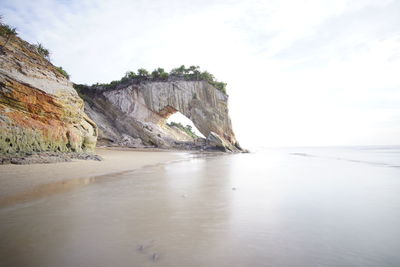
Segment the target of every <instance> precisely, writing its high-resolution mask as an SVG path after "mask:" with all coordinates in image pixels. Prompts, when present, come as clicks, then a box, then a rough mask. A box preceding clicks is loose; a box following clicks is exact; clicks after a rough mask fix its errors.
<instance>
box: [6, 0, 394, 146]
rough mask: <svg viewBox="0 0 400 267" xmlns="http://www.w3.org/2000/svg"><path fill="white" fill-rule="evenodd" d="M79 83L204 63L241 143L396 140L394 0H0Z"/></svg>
mask: <svg viewBox="0 0 400 267" xmlns="http://www.w3.org/2000/svg"><path fill="white" fill-rule="evenodd" d="M0 14H2V15H3V16H4V20H5V21H6V22H7V23H9V24H11V25H13V26H16V27H17V29H18V32H19V34H20V36H21V37H23V38H25V39H26V40H28V41H30V42H34V43H35V42H37V41H38V42H41V43H43V44H44V45H45V46H46V47H48V48H49V49H50V50H51V52H52V55H51V59H52V61H53V63H54V64H56V65H61V66H63V67H64V68H65V69H66V70H67V71H68V72H69V73H70V74H71V79H72V81H74V82H78V83H88V84H91V83H95V82H109V81H111V80H113V79H119V78H120V77H121V76H122V75H123V74H124V73H125V72H126V71H127V70H137V69H138V68H141V67H144V68H146V69H149V70H153V69H154V68H156V67H164V68H165V69H167V70H169V69H171V68H173V67H176V66H180V65H182V64H185V65H199V66H201V67H202V69H207V70H208V71H210V72H211V73H213V74H214V75H215V76H216V77H217V78H218V79H220V80H222V81H225V82H227V83H228V93H229V95H230V103H229V107H230V113H231V117H232V121H233V126H234V130H235V132H236V135H237V138H238V139H239V141H240V142H241V143H242V145H244V146H248V147H252V146H254V145H257V144H262V145H267V146H275V145H277V146H280V145H287V146H290V145H371V144H372V145H374V144H375V145H380V144H400V15H399V14H400V1H399V0H331V1H323V0H308V1H307V0H303V1H301V0H268V1H267V0H265V1H258V0H245V1H244V0H243V1H236V0H225V1H222V0H221V1H212V0H192V1H191V0H185V1H184V0H169V1H166V0H153V1H151V0H113V1H107V0H98V1H94V0H93V1H91V0H59V1H55V0H35V1H26V0H0Z"/></svg>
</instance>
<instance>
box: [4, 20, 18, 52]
mask: <svg viewBox="0 0 400 267" xmlns="http://www.w3.org/2000/svg"><path fill="white" fill-rule="evenodd" d="M0 35H1V36H3V37H4V38H6V41H5V42H4V44H3V46H6V45H7V44H8V42H9V41H10V40H11V39H12V38H13V37H14V36H17V35H18V33H17V28H13V27H11V26H9V25H7V24H5V23H3V17H2V16H0Z"/></svg>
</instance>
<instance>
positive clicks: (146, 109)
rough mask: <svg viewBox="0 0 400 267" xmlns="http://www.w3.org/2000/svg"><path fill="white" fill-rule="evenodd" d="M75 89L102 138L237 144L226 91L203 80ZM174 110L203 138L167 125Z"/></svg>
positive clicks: (128, 142)
mask: <svg viewBox="0 0 400 267" xmlns="http://www.w3.org/2000/svg"><path fill="white" fill-rule="evenodd" d="M79 93H80V95H81V96H82V97H83V98H84V100H85V103H86V105H85V107H86V108H85V110H86V112H87V114H88V115H89V116H90V117H91V118H92V119H93V120H94V121H95V122H96V124H97V125H98V127H99V141H100V142H101V143H103V144H104V143H105V144H108V145H109V144H114V145H124V146H131V147H145V146H155V147H161V148H185V149H213V148H218V149H220V150H223V151H241V150H242V149H241V148H240V146H239V144H238V142H237V140H236V138H235V135H234V133H233V130H232V125H231V120H230V118H229V114H228V96H227V95H226V94H225V93H223V92H221V91H220V90H217V89H216V88H215V87H214V86H212V85H211V84H210V83H208V82H206V81H198V80H197V81H187V80H183V79H172V78H169V79H168V80H165V81H142V82H134V81H130V82H129V81H128V82H125V83H122V84H120V85H118V86H116V88H113V89H105V88H104V87H101V86H92V87H85V86H79ZM178 111H179V112H181V113H182V114H183V115H185V116H186V117H188V118H189V119H190V120H191V121H192V122H193V124H194V125H195V126H196V127H197V128H198V130H199V131H200V132H201V133H202V134H203V135H204V136H206V137H207V139H201V138H199V139H196V140H194V139H193V138H192V137H190V136H188V135H187V134H185V133H183V132H182V131H180V130H179V129H177V128H175V127H169V126H168V125H167V124H166V120H167V119H168V117H169V116H170V115H172V114H174V113H175V112H178Z"/></svg>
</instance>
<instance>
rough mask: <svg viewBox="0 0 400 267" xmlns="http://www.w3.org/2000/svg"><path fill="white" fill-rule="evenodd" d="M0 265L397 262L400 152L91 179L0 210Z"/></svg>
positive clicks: (379, 265)
mask: <svg viewBox="0 0 400 267" xmlns="http://www.w3.org/2000/svg"><path fill="white" fill-rule="evenodd" d="M149 153H151V152H149ZM0 266H41V267H46V266H110V267H119V266H167V267H168V266H183V267H191V266H204V267H206V266H207V267H210V266H215V267H223V266H226V267H228V266H229V267H233V266H271V267H273V266H282V267H292V266H293V267H295V266H296V267H298V266H304V267H310V266H332V267H333V266H335V267H336V266H337V267H353V266H354V267H356V266H357V267H369V266H371V267H386V266H387V267H389V266H392V267H398V266H400V146H380V147H378V146H374V147H296V148H271V149H260V150H255V151H253V152H252V153H248V154H225V155H215V154H192V153H186V154H185V157H184V158H183V159H182V160H178V161H174V162H170V163H168V164H159V165H154V166H148V167H145V168H142V169H139V170H135V171H132V172H125V173H120V174H114V175H110V177H106V179H105V178H104V177H102V178H101V179H96V178H94V179H91V180H90V182H89V183H88V182H87V180H85V183H84V184H82V186H80V187H74V189H73V190H70V191H66V192H60V193H58V194H51V195H49V196H47V197H43V198H38V199H33V200H29V201H27V202H21V203H15V204H13V205H9V206H6V207H2V208H0Z"/></svg>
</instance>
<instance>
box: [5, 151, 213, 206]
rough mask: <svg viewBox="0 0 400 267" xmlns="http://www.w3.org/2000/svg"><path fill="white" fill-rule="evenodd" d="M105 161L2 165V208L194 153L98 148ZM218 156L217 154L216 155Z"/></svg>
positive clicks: (193, 153)
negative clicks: (97, 178)
mask: <svg viewBox="0 0 400 267" xmlns="http://www.w3.org/2000/svg"><path fill="white" fill-rule="evenodd" d="M95 152H96V155H99V156H100V157H101V158H102V159H103V160H102V161H95V160H82V159H72V160H71V161H68V162H55V163H51V164H48V163H38V164H25V165H18V164H5V165H0V174H1V175H0V207H2V206H7V205H10V204H14V203H19V202H24V201H27V200H31V199H35V198H38V197H42V196H45V195H49V194H53V193H57V192H63V191H65V190H70V189H72V188H75V187H78V186H82V185H85V184H89V183H91V182H93V181H94V179H95V178H96V177H102V176H104V177H103V178H105V177H106V176H107V177H110V176H112V175H115V174H120V173H124V172H130V171H135V170H138V169H141V168H144V167H150V166H156V165H159V164H169V163H172V162H176V161H180V160H187V159H190V158H191V155H199V154H207V153H196V152H193V151H192V152H191V151H170V150H163V151H160V150H158V151H154V150H136V149H117V148H115V149H114V148H112V149H110V148H96V151H95ZM213 154H215V153H213Z"/></svg>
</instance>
